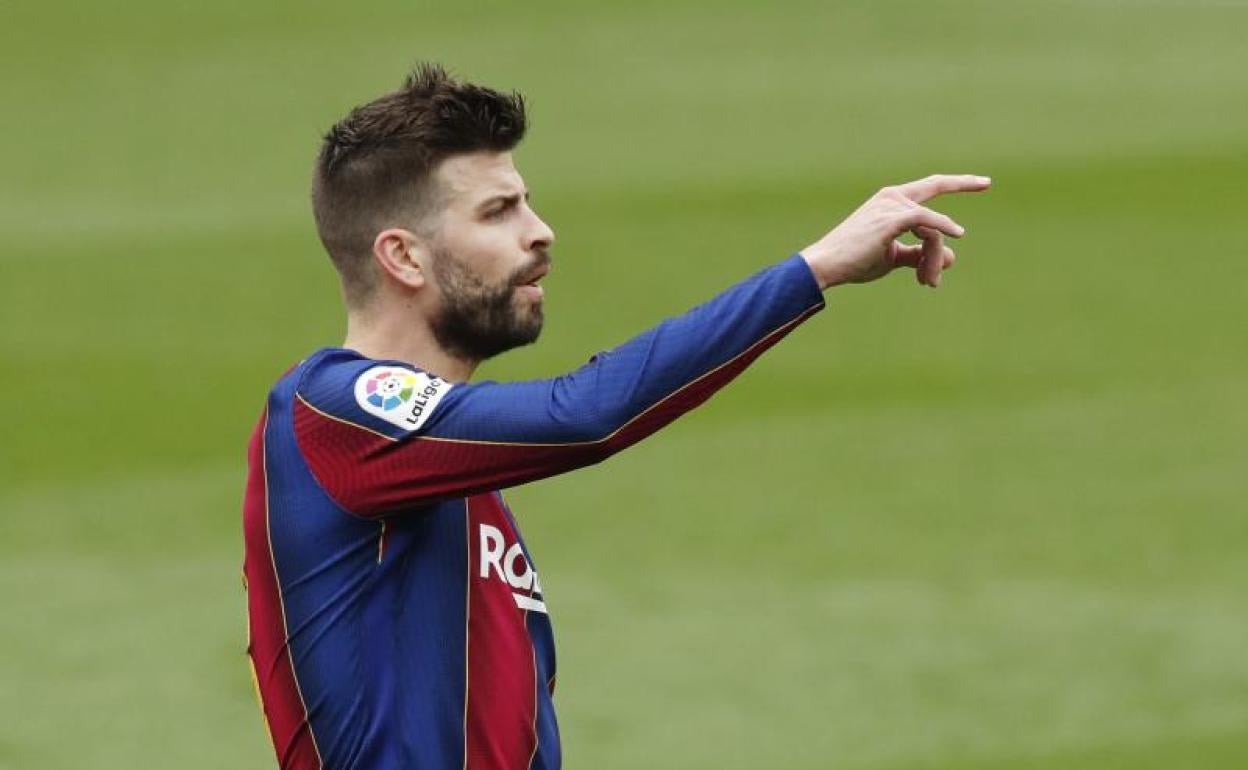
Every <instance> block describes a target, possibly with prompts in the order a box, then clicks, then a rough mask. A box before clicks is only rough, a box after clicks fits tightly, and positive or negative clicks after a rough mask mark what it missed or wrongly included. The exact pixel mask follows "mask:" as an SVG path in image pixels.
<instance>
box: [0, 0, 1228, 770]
mask: <svg viewBox="0 0 1248 770" xmlns="http://www.w3.org/2000/svg"><path fill="white" fill-rule="evenodd" d="M441 6H444V7H441ZM5 16H6V21H5V23H4V25H3V26H2V28H0V64H2V65H3V67H4V71H5V75H4V78H3V81H2V85H0V89H3V94H4V97H5V104H6V110H5V116H6V120H5V141H4V142H3V143H2V144H0V164H2V166H3V168H4V174H3V181H0V232H2V233H3V245H0V375H2V376H0V383H2V384H0V396H2V401H3V403H4V404H5V406H6V412H7V414H6V417H5V421H4V422H5V427H4V433H3V441H2V442H0V598H2V600H3V612H0V714H3V718H2V719H0V767H3V768H22V769H25V768H39V769H40V770H59V769H60V768H87V767H90V768H96V769H105V768H149V767H150V768H155V767H169V768H174V767H176V768H267V767H271V766H273V759H272V750H271V747H270V746H269V745H268V741H267V737H266V735H265V732H264V728H263V727H262V725H261V722H260V720H259V713H258V710H257V707H256V704H255V700H254V696H253V694H252V689H251V683H250V679H249V675H248V672H247V664H246V659H245V657H244V653H243V647H244V596H243V592H242V589H241V586H240V581H239V577H238V572H239V568H240V565H241V560H242V543H241V528H240V516H241V514H240V501H241V495H242V481H243V474H244V458H243V450H244V445H245V442H246V439H247V436H248V433H249V430H250V429H251V427H252V424H253V421H254V420H255V418H256V416H257V415H258V413H259V410H260V408H261V405H262V402H263V398H264V394H265V392H266V390H267V388H268V386H269V384H270V383H271V382H272V381H273V380H274V379H275V378H276V377H277V376H278V375H280V373H281V372H282V371H284V370H285V369H286V367H288V366H289V365H291V364H292V363H294V362H295V361H297V360H298V359H300V358H302V357H303V356H304V355H305V354H307V353H308V352H310V351H311V350H313V349H314V348H316V347H320V346H323V345H333V344H338V343H339V342H341V338H342V330H343V324H342V319H341V313H340V310H339V305H338V298H337V288H336V278H335V276H334V274H333V273H332V271H331V269H330V267H329V263H328V260H327V259H326V258H325V257H324V256H323V254H322V252H321V250H320V247H319V244H318V243H317V241H316V237H315V233H314V231H313V228H312V224H311V216H310V213H309V207H308V205H307V200H306V199H307V195H306V188H307V182H308V178H309V174H310V167H311V161H312V157H313V155H314V153H315V151H316V147H317V142H318V138H319V135H320V133H321V132H322V131H323V130H324V129H325V128H327V127H328V126H329V125H330V124H331V123H332V122H333V121H334V120H336V119H337V118H338V117H339V116H340V115H342V114H343V113H345V111H346V110H347V109H348V108H350V107H351V106H352V105H354V104H356V103H358V102H361V101H364V100H367V99H369V98H372V97H373V96H375V95H377V94H378V93H380V92H381V91H382V90H386V89H389V88H391V87H393V86H395V85H397V83H398V82H399V80H400V79H401V78H402V76H403V74H404V72H405V70H406V68H407V67H408V66H409V65H410V64H411V63H412V62H413V61H415V60H416V59H418V58H429V59H435V60H440V61H443V62H445V63H446V64H448V65H449V66H451V67H452V68H453V69H455V70H456V71H457V72H458V73H459V74H461V75H463V76H465V77H469V78H473V79H479V80H482V81H484V82H487V83H490V84H493V85H496V86H500V87H506V88H517V89H520V90H522V91H524V92H525V93H526V95H527V96H528V97H529V100H530V106H531V110H532V129H531V135H530V138H529V139H528V140H527V142H526V144H525V145H524V146H523V147H522V148H521V150H520V152H519V153H518V155H517V159H518V163H519V165H520V168H521V171H522V173H523V174H524V175H525V177H526V181H527V182H528V184H529V186H530V187H531V189H532V191H533V200H534V205H535V206H536V208H537V209H538V210H539V212H541V213H542V215H543V216H544V217H545V218H546V219H547V221H549V222H550V223H551V224H552V225H553V226H554V228H555V230H556V232H557V234H558V242H557V243H556V245H555V249H554V255H555V260H556V270H555V272H554V273H553V274H552V276H551V277H550V278H549V279H548V280H547V282H546V284H545V285H546V287H547V292H548V294H547V301H546V313H547V327H546V332H545V333H544V335H543V338H542V340H541V342H540V343H539V344H538V345H537V346H535V347H532V348H529V349H525V350H523V351H518V352H516V353H513V354H509V355H507V356H504V357H502V358H501V359H499V360H497V361H495V362H492V363H490V364H489V365H488V366H487V367H485V368H484V370H483V371H482V372H481V376H483V377H487V378H493V379H510V378H524V377H533V376H546V375H550V374H555V373H558V372H561V371H565V370H568V369H571V368H573V367H575V366H578V365H580V364H581V363H583V362H584V361H585V360H586V359H587V358H588V357H589V355H591V354H592V353H594V352H596V351H598V350H601V349H604V348H607V347H610V346H612V345H614V344H616V343H618V342H620V341H622V340H623V339H626V338H627V337H629V336H631V335H632V334H633V333H635V332H637V331H640V330H642V329H643V328H645V327H646V326H648V325H650V324H652V323H654V322H657V321H658V320H660V319H661V318H663V317H665V316H668V315H673V314H676V313H678V312H681V311H683V310H685V309H686V308H687V307H689V306H691V305H693V304H695V303H697V302H699V301H701V300H703V299H705V298H706V297H708V296H710V294H711V293H712V292H714V291H716V290H718V289H720V288H722V287H724V286H727V285H728V284H730V283H733V282H735V281H736V280H738V279H740V278H742V277H744V276H745V275H747V274H748V273H750V272H753V271H754V270H757V269H759V268H761V267H763V266H765V265H767V264H770V263H772V262H775V261H778V260H780V259H783V258H784V257H786V256H787V255H789V254H790V253H792V252H793V251H795V250H797V249H799V248H801V247H803V246H805V245H806V244H808V243H810V242H811V241H813V240H814V239H815V238H817V237H818V236H819V235H821V234H822V233H823V232H824V231H826V230H827V229H828V228H830V227H831V226H832V225H834V224H835V223H836V222H837V221H839V220H840V218H841V217H843V216H844V215H845V214H846V213H847V212H848V211H850V210H851V209H852V208H854V207H855V206H856V205H857V204H858V203H859V202H860V200H861V199H862V198H864V197H865V196H866V195H868V194H870V193H871V192H872V191H873V190H874V189H876V188H878V187H879V186H881V185H883V184H886V183H891V182H896V181H901V180H904V179H906V178H910V177H915V176H920V175H924V174H927V173H929V172H933V171H948V172H961V171H970V172H977V173H986V174H991V175H992V176H993V177H994V179H995V182H996V187H995V189H994V191H993V192H992V193H991V194H990V195H989V196H987V197H981V198H974V199H966V200H959V201H951V202H949V203H948V204H947V205H945V206H944V208H945V210H946V211H948V212H949V213H951V214H954V215H955V216H957V217H958V218H959V219H960V221H962V222H963V224H965V225H966V226H967V228H968V230H969V235H968V237H967V238H966V240H965V241H964V242H963V243H962V244H961V246H960V247H959V256H960V259H959V262H958V266H957V268H956V269H955V270H954V271H953V272H952V273H950V274H949V275H947V276H946V279H945V281H944V285H943V286H942V288H941V289H940V290H939V291H935V292H933V291H931V290H928V289H921V288H919V287H918V286H916V285H915V283H914V282H913V280H912V278H911V277H910V276H909V275H896V276H893V277H892V278H891V279H890V280H888V281H886V282H884V283H881V284H876V285H872V286H866V287H851V288H846V289H837V290H833V291H831V292H829V294H828V309H827V310H825V311H824V312H823V313H821V314H820V315H818V316H817V317H816V318H815V319H813V320H812V321H810V322H808V323H807V324H805V325H804V326H803V327H801V328H800V329H798V330H797V331H796V332H795V333H794V334H793V335H791V336H790V337H789V338H788V339H786V340H785V341H784V342H783V343H782V344H780V345H779V346H777V347H776V348H775V349H774V350H772V351H771V352H769V353H768V354H767V355H766V356H764V357H763V358H762V359H761V360H760V361H759V363H758V364H757V365H756V366H755V367H753V368H752V369H750V370H749V371H747V372H746V373H745V374H744V375H743V376H742V377H741V378H740V379H739V380H738V381H737V382H736V383H734V384H733V385H732V386H730V387H729V388H728V389H727V390H725V391H724V392H722V393H721V394H719V395H718V396H717V397H716V398H715V399H713V400H712V401H711V402H710V403H709V404H708V405H707V406H706V407H704V408H703V409H701V410H699V411H697V412H695V413H694V414H692V415H690V416H688V417H686V418H684V419H682V420H680V421H679V422H677V423H676V424H675V425H673V426H672V427H671V428H669V429H668V430H666V431H664V432H662V433H660V434H659V435H657V436H655V437H654V438H652V439H650V440H649V441H647V442H645V443H643V444H641V445H640V446H638V447H635V448H633V449H631V450H629V451H627V452H625V453H624V454H622V455H620V456H618V457H616V458H614V459H612V460H610V461H608V462H607V463H605V464H603V465H600V466H597V467H594V468H591V469H587V470H584V471H581V472H578V473H575V474H572V475H569V476H565V477H560V478H556V479H552V480H549V481H546V482H543V483H540V484H536V485H532V486H528V487H522V488H519V489H516V490H513V491H512V492H510V493H509V500H510V501H511V503H512V506H513V507H514V508H515V510H516V511H517V513H518V515H519V516H520V517H521V519H522V524H523V526H524V528H525V534H526V539H527V540H528V542H529V544H530V545H531V546H532V548H533V551H534V555H535V558H536V560H537V561H538V563H539V564H540V566H541V570H542V583H543V585H544V586H545V588H546V589H547V596H548V600H549V602H550V604H551V611H552V617H553V619H554V622H555V628H556V633H557V636H558V639H559V653H560V676H559V681H560V685H559V692H558V694H557V698H556V702H557V704H558V706H559V709H560V721H561V725H562V729H563V734H564V749H565V756H566V760H567V766H568V767H570V768H655V769H656V770H657V769H659V768H673V769H675V768H681V769H685V768H729V769H733V770H735V769H738V768H740V769H744V768H810V769H812V770H813V769H814V768H843V769H845V770H860V769H861V770H866V769H868V768H870V769H872V770H902V768H915V769H917V770H954V769H955V768H956V769H959V770H961V769H967V770H988V769H989V768H992V769H993V770H1016V769H1017V770H1021V769H1022V768H1063V769H1069V770H1082V769H1085V768H1086V769H1087V770H1093V769H1095V770H1104V769H1105V768H1132V770H1143V769H1150V768H1242V767H1248V656H1246V655H1245V652H1246V651H1248V557H1246V556H1245V553H1246V552H1248V515H1246V514H1248V445H1246V442H1245V435H1246V434H1248V406H1246V405H1245V400H1244V398H1245V391H1246V388H1248V355H1246V354H1248V335H1246V334H1245V331H1246V328H1248V323H1246V321H1248V318H1246V309H1248V270H1246V269H1245V265H1246V264H1248V262H1246V258H1248V248H1245V246H1244V243H1245V237H1244V225H1245V223H1246V222H1248V217H1246V216H1245V213H1244V212H1245V210H1246V209H1248V191H1246V190H1248V188H1246V186H1245V179H1246V178H1248V48H1245V46H1244V44H1243V38H1244V32H1245V31H1246V30H1248V3H1245V2H1238V1H1237V0H1222V1H1218V0H1187V1H1186V2H1184V1H1180V0H1169V1H1167V0H1152V1H1146V0H1140V2H1130V1H1129V0H1121V1H1115V0H1053V1H1052V2H1041V1H1040V0H1019V1H1018V2H991V1H990V0H965V1H962V2H909V1H905V2H903V1H901V0H878V1H877V2H870V3H868V2H861V3H830V2H829V3H776V4H771V5H766V4H761V3H747V2H731V3H729V2H709V1H702V2H696V1H693V0H682V1H681V2H654V1H653V0H644V1H640V0H634V1H633V2H628V3H619V4H587V3H577V2H529V3H525V4H518V3H504V2H493V3H482V4H471V5H470V4H463V3H457V4H449V3H448V4H437V5H436V6H435V4H430V3H393V4H386V3H378V2H366V3H356V4H346V3H321V2H315V3H293V2H291V3H270V4H265V5H263V7H256V6H255V5H253V4H252V3H244V2H239V1H238V0H232V1H229V2H217V3H211V4H207V3H179V2H172V3H171V2H164V3H141V2H128V3H125V4H122V5H115V4H101V3H85V2H76V3H58V4H42V5H33V4H21V3H19V4H18V5H17V6H10V7H8V8H7V9H6V14H5Z"/></svg>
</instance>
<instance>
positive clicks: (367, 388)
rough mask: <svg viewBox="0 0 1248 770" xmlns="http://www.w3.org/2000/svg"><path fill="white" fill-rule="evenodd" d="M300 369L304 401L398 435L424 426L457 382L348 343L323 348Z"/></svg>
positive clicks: (326, 413)
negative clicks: (358, 349) (360, 350)
mask: <svg viewBox="0 0 1248 770" xmlns="http://www.w3.org/2000/svg"><path fill="white" fill-rule="evenodd" d="M298 369H299V371H298V375H297V378H296V380H295V399H296V401H297V402H299V404H298V405H301V406H302V407H303V408H306V409H309V410H311V411H313V412H315V413H317V414H319V415H320V416H322V417H327V418H331V419H334V420H338V421H341V422H347V423H351V424H354V425H356V426H357V427H360V428H363V429H366V430H369V431H371V432H374V433H381V434H383V435H385V436H387V437H389V438H393V439H398V438H402V437H403V436H405V435H410V434H411V433H414V432H416V431H418V430H420V428H421V427H423V426H424V424H425V422H426V421H427V420H428V419H429V417H430V415H432V413H433V411H434V409H435V408H436V407H437V405H438V402H440V401H441V400H442V399H443V398H444V397H445V396H446V394H447V393H448V392H450V390H451V389H452V387H453V385H452V383H449V382H447V381H446V380H443V379H441V378H439V377H437V376H436V375H432V374H429V373H428V372H425V371H422V370H421V369H418V368H416V367H413V366H411V365H410V364H406V363H403V362H401V361H383V360H377V359H373V358H367V357H365V356H362V355H360V354H359V353H356V352H355V351H353V350H347V349H345V348H325V349H322V350H318V351H317V352H316V353H314V354H312V355H311V356H309V357H308V358H307V359H305V361H304V362H303V363H302V364H301V365H300V366H299V367H298ZM298 405H297V408H298Z"/></svg>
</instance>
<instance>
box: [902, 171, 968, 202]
mask: <svg viewBox="0 0 1248 770" xmlns="http://www.w3.org/2000/svg"><path fill="white" fill-rule="evenodd" d="M991 186H992V179H991V178H990V177H986V176H976V175H975V174H932V175H931V176H929V177H926V178H924V179H919V180H917V181H914V182H906V183H905V184H902V185H897V191H898V192H900V193H901V194H902V195H904V196H906V197H907V198H909V199H910V200H912V201H914V202H915V203H922V202H924V201H927V200H931V199H932V198H935V197H936V196H937V195H944V194H946V193H961V192H983V191H984V190H987V189H988V188H989V187H991Z"/></svg>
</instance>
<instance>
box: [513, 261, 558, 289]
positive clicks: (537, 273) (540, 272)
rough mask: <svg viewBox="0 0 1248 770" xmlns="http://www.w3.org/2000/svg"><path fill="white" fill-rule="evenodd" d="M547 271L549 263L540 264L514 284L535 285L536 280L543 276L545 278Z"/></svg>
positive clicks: (548, 270)
mask: <svg viewBox="0 0 1248 770" xmlns="http://www.w3.org/2000/svg"><path fill="white" fill-rule="evenodd" d="M549 272H550V265H549V264H546V265H541V266H540V267H538V268H537V269H536V270H533V271H532V272H530V273H529V274H528V275H526V276H524V277H523V278H521V279H520V280H519V281H518V282H517V283H516V285H517V286H537V284H538V282H539V281H541V280H542V279H543V278H545V277H546V275H547V274H548V273H549Z"/></svg>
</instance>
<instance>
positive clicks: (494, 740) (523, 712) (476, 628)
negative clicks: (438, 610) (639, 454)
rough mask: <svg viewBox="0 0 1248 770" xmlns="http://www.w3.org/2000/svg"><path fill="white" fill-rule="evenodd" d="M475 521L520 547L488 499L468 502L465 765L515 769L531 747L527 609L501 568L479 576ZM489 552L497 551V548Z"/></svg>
mask: <svg viewBox="0 0 1248 770" xmlns="http://www.w3.org/2000/svg"><path fill="white" fill-rule="evenodd" d="M482 524H484V525H486V526H487V527H491V528H493V530H495V531H497V532H500V533H501V534H502V542H503V544H504V546H503V547H506V548H510V547H512V546H515V545H516V544H517V543H519V542H520V540H519V538H518V537H517V536H516V532H515V529H514V528H513V527H512V526H511V523H510V521H509V520H508V518H507V516H506V515H505V514H504V512H503V510H502V507H501V506H500V505H499V504H498V501H497V498H496V497H495V496H494V495H478V496H476V497H472V498H469V500H468V568H469V576H468V577H469V589H468V682H467V689H468V692H467V693H466V704H467V705H466V708H467V713H466V716H465V724H464V731H465V735H464V744H465V746H464V751H465V762H464V768H465V770H520V769H522V768H526V767H528V766H529V762H530V761H531V760H532V758H533V753H534V751H535V750H536V748H537V731H536V729H535V720H536V717H537V672H536V661H535V660H534V657H533V656H534V652H533V642H532V640H531V639H530V638H529V632H528V629H527V628H526V627H525V618H526V616H527V613H528V611H527V610H523V609H520V607H518V606H517V605H516V600H515V599H514V598H513V596H512V594H513V591H514V590H516V589H514V588H513V586H512V585H510V584H509V583H508V582H507V579H506V577H505V574H504V573H505V572H506V570H507V566H506V565H505V564H504V565H503V570H502V572H501V573H500V572H499V571H498V570H496V569H495V568H494V567H491V566H490V565H489V564H486V565H484V566H485V567H486V569H485V576H482V569H481V568H482V566H483V565H482V558H481V554H482V546H483V538H484V537H485V536H484V535H483V534H482V528H481V525H482ZM488 547H493V548H497V547H498V543H497V542H492V543H490V544H488ZM487 561H488V560H487ZM526 563H527V560H526ZM513 566H514V564H513ZM519 571H520V569H519V568H518V567H517V568H516V569H514V570H513V572H519ZM521 593H524V594H526V595H527V594H529V593H530V592H529V591H528V590H521Z"/></svg>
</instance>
